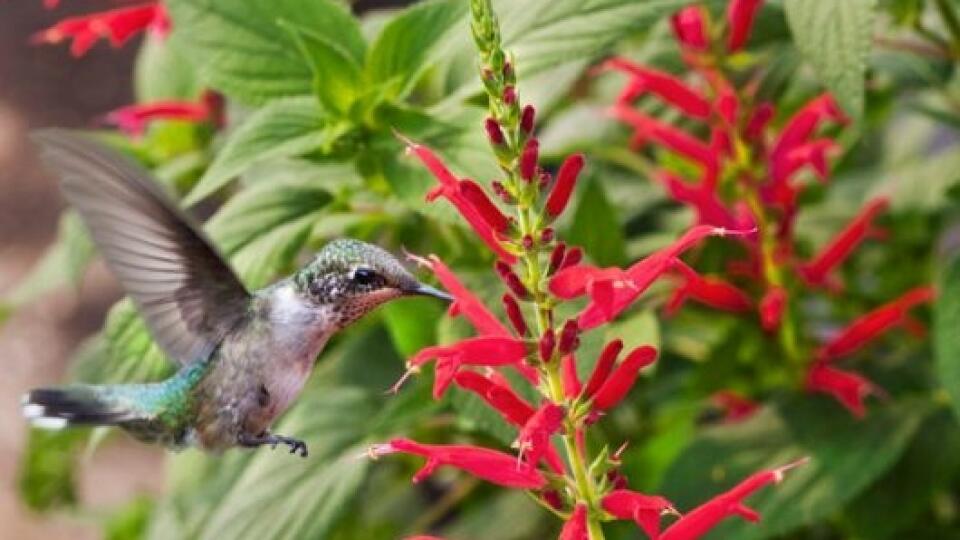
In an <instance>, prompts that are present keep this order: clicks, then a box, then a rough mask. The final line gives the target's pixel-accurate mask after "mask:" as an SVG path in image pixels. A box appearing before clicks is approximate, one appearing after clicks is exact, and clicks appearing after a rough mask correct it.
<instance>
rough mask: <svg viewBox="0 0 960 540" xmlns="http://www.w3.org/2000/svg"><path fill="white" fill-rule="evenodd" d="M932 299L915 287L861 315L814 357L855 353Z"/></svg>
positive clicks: (930, 292) (924, 289)
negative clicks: (909, 311)
mask: <svg viewBox="0 0 960 540" xmlns="http://www.w3.org/2000/svg"><path fill="white" fill-rule="evenodd" d="M933 298H934V291H933V288H932V287H918V288H916V289H913V290H911V291H909V292H907V293H905V294H904V295H902V296H901V297H899V298H897V299H896V300H893V301H891V302H889V303H887V304H884V305H882V306H880V307H879V308H877V309H875V310H873V311H871V312H869V313H867V314H866V315H862V316H860V317H859V318H857V319H856V320H854V321H853V322H852V323H850V325H849V326H847V327H846V328H844V329H843V330H841V331H840V333H839V334H838V335H837V336H836V337H835V338H833V339H832V340H830V342H828V343H827V344H826V345H824V346H823V348H821V349H820V351H819V353H818V355H817V357H818V358H819V359H821V360H832V359H836V358H840V357H843V356H847V355H849V354H851V353H853V352H856V351H857V350H859V349H860V348H861V347H863V346H864V345H865V344H866V343H868V342H870V341H872V340H873V339H876V338H877V337H878V336H880V335H883V334H884V333H886V332H887V331H888V330H890V329H891V328H892V327H894V326H896V325H897V324H900V323H902V322H903V321H904V319H905V318H906V316H907V312H908V310H910V309H911V308H913V307H915V306H918V305H920V304H924V303H927V302H930V301H931V300H933Z"/></svg>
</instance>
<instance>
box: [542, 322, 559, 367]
mask: <svg viewBox="0 0 960 540" xmlns="http://www.w3.org/2000/svg"><path fill="white" fill-rule="evenodd" d="M556 344H557V338H556V335H555V334H554V332H553V328H548V329H547V331H546V332H544V333H543V337H541V338H540V343H539V344H538V347H539V350H540V360H543V361H544V362H549V361H550V359H551V358H552V357H553V349H554V348H555V347H556Z"/></svg>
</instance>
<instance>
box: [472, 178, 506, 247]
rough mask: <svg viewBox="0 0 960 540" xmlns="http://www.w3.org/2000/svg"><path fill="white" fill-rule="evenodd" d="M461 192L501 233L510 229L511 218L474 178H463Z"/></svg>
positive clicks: (494, 228)
mask: <svg viewBox="0 0 960 540" xmlns="http://www.w3.org/2000/svg"><path fill="white" fill-rule="evenodd" d="M460 192H461V193H462V194H463V196H464V197H465V198H466V199H467V200H468V201H469V202H470V204H472V205H473V207H474V208H476V209H477V212H479V213H480V215H481V216H482V217H483V219H484V220H485V221H486V222H487V223H488V224H489V225H490V226H491V227H492V228H493V230H495V231H497V232H498V233H500V234H505V233H506V232H507V231H509V230H510V220H508V219H507V217H506V216H505V215H503V212H501V211H500V209H499V208H497V206H496V205H495V204H493V201H491V200H490V198H489V197H487V193H486V192H485V191H484V190H483V188H482V187H480V184H477V183H476V182H474V181H473V180H461V181H460Z"/></svg>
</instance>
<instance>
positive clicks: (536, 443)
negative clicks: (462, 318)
mask: <svg viewBox="0 0 960 540" xmlns="http://www.w3.org/2000/svg"><path fill="white" fill-rule="evenodd" d="M565 417H566V411H565V410H564V408H563V407H561V406H560V405H557V404H556V403H551V402H549V401H544V402H543V404H542V405H541V406H540V408H539V409H537V412H535V413H534V414H533V416H531V417H530V419H529V420H527V423H526V424H524V426H523V428H522V429H521V430H520V434H519V435H517V441H516V446H517V448H519V449H520V455H521V456H526V458H527V463H530V464H531V465H536V464H537V463H538V462H539V461H540V458H542V457H544V456H546V454H547V453H548V452H549V451H550V450H551V449H552V446H550V437H552V436H553V434H554V433H556V432H558V431H560V428H561V427H562V426H563V420H564V418H565ZM561 470H562V465H561Z"/></svg>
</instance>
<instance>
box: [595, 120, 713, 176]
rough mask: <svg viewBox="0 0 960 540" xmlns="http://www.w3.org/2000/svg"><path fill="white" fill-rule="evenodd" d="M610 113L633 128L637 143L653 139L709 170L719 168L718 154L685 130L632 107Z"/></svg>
mask: <svg viewBox="0 0 960 540" xmlns="http://www.w3.org/2000/svg"><path fill="white" fill-rule="evenodd" d="M609 112H610V115H611V116H613V117H614V118H616V119H618V120H620V121H621V122H623V123H625V124H627V125H629V126H631V127H633V129H634V133H635V139H636V140H637V141H645V140H646V139H653V140H655V141H656V142H657V143H659V144H661V145H663V146H665V147H667V148H668V149H670V150H672V151H673V152H676V153H677V154H680V155H682V156H684V157H686V158H688V159H690V160H692V161H694V162H696V163H699V164H700V165H702V166H703V167H704V168H705V169H707V170H714V169H716V168H717V155H716V152H714V150H712V149H711V148H710V147H709V146H708V145H706V144H704V143H703V142H702V141H700V140H698V139H696V138H694V137H692V136H690V135H688V134H687V133H686V132H684V131H683V130H681V129H678V128H676V127H674V126H672V125H670V124H667V123H664V122H661V121H659V120H656V119H654V118H652V117H650V116H647V115H646V114H643V113H641V112H639V111H636V110H634V109H631V108H630V107H624V106H614V107H612V108H610V109H609Z"/></svg>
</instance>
